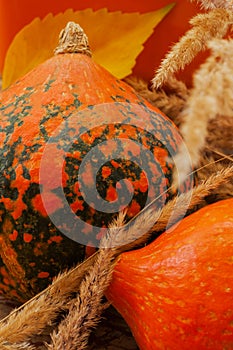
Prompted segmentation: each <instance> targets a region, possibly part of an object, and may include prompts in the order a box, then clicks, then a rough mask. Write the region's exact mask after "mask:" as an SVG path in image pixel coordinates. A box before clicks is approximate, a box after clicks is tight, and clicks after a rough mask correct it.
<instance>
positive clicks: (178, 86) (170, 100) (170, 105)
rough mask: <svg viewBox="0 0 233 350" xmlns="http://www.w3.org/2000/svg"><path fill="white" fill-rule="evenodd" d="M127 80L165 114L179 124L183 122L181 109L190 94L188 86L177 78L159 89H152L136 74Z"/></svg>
mask: <svg viewBox="0 0 233 350" xmlns="http://www.w3.org/2000/svg"><path fill="white" fill-rule="evenodd" d="M125 81H126V82H127V83H128V84H129V85H131V86H132V87H133V88H134V89H135V90H136V91H137V92H138V93H139V94H140V96H142V97H143V98H145V99H146V100H147V101H149V102H150V103H151V104H152V105H154V106H155V107H157V108H159V109H160V110H161V111H162V112H163V113H164V114H166V115H167V116H168V117H169V118H170V119H172V120H173V121H174V122H175V124H176V125H177V126H179V125H180V123H181V122H182V120H181V117H180V115H181V111H182V110H183V108H184V105H185V101H186V99H187V97H188V96H189V90H188V88H187V86H186V85H185V84H184V83H183V82H181V81H178V80H176V79H174V78H173V79H169V81H168V82H167V83H166V86H164V87H163V89H161V90H158V91H151V90H150V89H149V88H148V84H147V82H145V81H144V80H142V79H140V78H137V77H135V76H132V77H128V78H127V79H125Z"/></svg>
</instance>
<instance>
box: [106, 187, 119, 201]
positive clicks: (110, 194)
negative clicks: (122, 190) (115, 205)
mask: <svg viewBox="0 0 233 350" xmlns="http://www.w3.org/2000/svg"><path fill="white" fill-rule="evenodd" d="M116 199H117V191H116V189H115V188H114V187H113V186H111V185H110V186H109V188H108V189H107V193H106V200H107V201H109V202H113V201H115V200H116Z"/></svg>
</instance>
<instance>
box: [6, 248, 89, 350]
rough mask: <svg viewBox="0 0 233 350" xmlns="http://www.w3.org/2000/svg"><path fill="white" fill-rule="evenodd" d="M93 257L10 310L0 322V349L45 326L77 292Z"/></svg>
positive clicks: (29, 336) (35, 332)
mask: <svg viewBox="0 0 233 350" xmlns="http://www.w3.org/2000/svg"><path fill="white" fill-rule="evenodd" d="M95 258H96V256H94V255H93V256H92V257H91V258H89V259H87V260H86V261H85V265H84V264H80V265H78V267H76V268H74V269H72V270H70V271H69V272H66V273H65V275H66V278H65V279H64V278H63V277H64V274H61V275H59V276H58V277H57V278H56V279H55V280H54V282H53V283H52V285H51V286H49V288H46V289H45V290H44V291H43V292H41V293H40V294H38V295H37V296H35V297H34V298H32V299H30V300H29V301H28V302H27V303H25V304H24V305H22V306H21V307H19V308H18V309H16V310H13V311H12V312H11V313H10V314H9V315H8V316H7V317H5V318H4V319H3V320H1V322H0V348H1V346H2V344H4V343H5V342H9V343H20V342H24V341H27V340H30V338H31V337H32V336H33V335H35V334H40V333H41V332H42V331H43V330H44V328H45V327H46V326H47V325H50V324H51V322H52V321H53V320H54V319H55V318H56V317H57V315H58V312H60V311H61V310H65V309H66V308H67V307H68V305H67V302H68V300H69V299H70V296H71V293H74V291H77V290H78V288H79V285H80V283H81V280H82V278H83V275H84V273H85V272H86V270H87V269H88V268H89V267H91V266H92V264H93V262H94V260H95Z"/></svg>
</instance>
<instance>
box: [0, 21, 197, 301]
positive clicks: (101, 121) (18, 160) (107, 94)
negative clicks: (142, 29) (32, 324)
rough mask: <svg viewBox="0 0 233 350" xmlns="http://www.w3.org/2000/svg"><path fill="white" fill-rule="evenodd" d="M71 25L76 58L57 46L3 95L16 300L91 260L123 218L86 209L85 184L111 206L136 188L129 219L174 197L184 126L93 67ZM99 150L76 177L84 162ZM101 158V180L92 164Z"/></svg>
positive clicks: (4, 194)
mask: <svg viewBox="0 0 233 350" xmlns="http://www.w3.org/2000/svg"><path fill="white" fill-rule="evenodd" d="M67 28H68V29H69V30H71V36H72V38H73V40H75V38H76V39H78V40H80V35H81V48H80V42H78V44H77V43H76V42H72V41H71V39H70V32H69V31H68V32H67V30H68V29H67ZM67 28H66V30H64V32H63V35H62V37H61V45H65V46H66V49H67V50H68V51H73V52H68V53H65V51H64V50H63V51H62V50H61V48H59V49H58V50H57V54H56V55H54V57H52V58H51V59H49V60H47V61H46V62H44V63H43V64H41V65H39V66H38V67H36V68H35V69H34V70H32V71H31V72H30V73H28V74H27V75H26V76H24V77H23V78H22V79H20V80H19V81H17V82H16V83H14V84H13V85H12V86H10V87H9V88H8V89H6V90H4V91H3V92H2V93H1V95H0V152H1V155H0V162H1V168H0V169H1V173H0V187H1V188H0V194H1V196H0V243H1V244H0V255H1V262H0V293H5V294H6V295H7V297H8V298H11V299H15V300H19V301H24V300H26V299H28V298H30V297H31V296H32V295H34V294H35V293H37V292H39V291H40V290H42V289H43V288H45V287H46V286H47V285H48V284H49V283H50V282H51V280H52V278H53V277H54V276H55V275H56V274H57V273H58V272H59V271H61V270H63V269H64V268H67V267H70V266H72V265H74V264H76V263H77V262H80V261H82V260H84V259H85V257H86V256H87V255H88V254H90V251H91V250H92V249H91V248H90V246H93V247H96V246H98V241H99V240H100V238H101V235H102V234H103V229H104V228H106V227H107V226H108V224H109V222H110V221H111V220H112V219H113V217H114V216H115V215H116V213H115V212H112V211H111V212H108V211H107V210H102V209H103V208H101V206H98V205H96V206H95V205H94V203H87V201H86V200H85V198H84V197H85V196H83V192H82V189H83V188H87V189H88V191H89V192H88V193H89V196H90V197H91V196H92V191H94V189H93V185H94V184H95V183H96V189H97V192H98V194H99V196H100V197H101V198H102V199H103V200H105V202H104V203H105V204H106V203H107V204H108V203H112V202H113V203H114V201H116V200H117V198H118V197H124V196H125V194H126V193H128V192H130V188H131V187H133V190H134V191H133V197H132V198H131V200H130V203H129V204H128V207H127V218H128V219H130V218H131V217H133V216H134V215H135V214H137V213H138V212H139V211H140V210H141V209H142V208H143V207H144V206H145V204H146V203H147V201H148V198H149V201H152V200H153V199H154V198H156V197H158V201H157V202H156V206H157V207H158V206H160V205H162V204H163V203H165V202H166V201H167V200H168V199H169V198H170V196H171V195H172V194H169V192H168V191H167V190H168V188H169V187H170V185H171V181H172V179H171V177H172V171H173V169H174V164H173V162H172V160H171V158H172V157H173V156H174V154H175V153H176V152H177V150H178V145H179V144H180V142H181V137H180V135H179V133H178V131H177V128H176V127H175V125H174V124H173V123H172V122H171V121H170V120H169V119H168V118H167V117H166V116H165V115H163V114H162V112H161V111H159V110H158V109H157V108H155V107H153V106H151V105H150V104H149V103H148V102H147V101H145V100H144V99H142V98H141V97H140V96H138V95H137V93H136V92H135V91H134V90H133V89H132V88H131V87H130V86H128V85H127V84H125V83H124V82H122V81H119V80H117V79H116V78H115V77H113V76H112V75H111V74H110V73H109V72H107V71H106V70H105V69H103V68H102V67H101V66H99V65H98V64H96V63H94V62H93V61H92V59H91V57H90V51H89V48H88V45H86V46H85V47H84V45H83V43H84V42H83V40H84V39H85V34H84V33H83V32H82V31H81V32H80V29H78V30H79V31H78V32H76V29H77V28H79V27H78V26H76V25H75V24H73V23H69V24H68V26H67ZM80 33H81V34H80ZM67 38H68V39H67ZM85 40H86V39H85ZM85 40H84V41H85ZM86 44H87V43H86ZM78 45H79V46H78ZM77 136H79V137H77ZM126 141H128V142H126ZM132 142H134V145H133V147H132ZM140 145H141V146H140ZM94 147H96V148H95V150H96V152H95V153H94V155H93V157H92V158H90V160H89V162H86V163H85V165H84V166H83V168H82V171H83V176H82V177H81V178H80V179H79V178H78V173H79V171H80V169H81V165H82V164H83V160H84V158H85V157H86V155H88V154H89V153H90V152H91V150H92V149H93V148H94ZM145 149H147V150H148V151H149V152H144V150H145ZM106 154H108V155H110V156H111V155H112V157H110V156H107V155H106ZM125 155H127V156H126V157H125ZM151 155H153V156H154V157H155V158H156V162H155V163H153V162H152V161H151V158H150V157H151ZM99 161H101V166H100V167H99V169H98V170H97V172H96V174H94V173H93V169H92V167H91V165H92V166H94V165H95V163H98V162H99ZM98 164H99V163H98ZM144 165H145V166H146V168H147V170H148V174H146V172H145V171H144V170H143V167H144ZM41 169H42V170H41ZM123 179H128V180H129V181H130V183H131V185H129V183H127V182H124V181H123V182H121V181H120V180H123ZM148 179H149V180H150V181H149V180H148ZM191 182H192V181H191V179H188V180H187V182H186V183H184V184H183V187H182V188H181V189H180V190H186V189H187V188H189V186H190V185H191ZM149 185H150V186H149ZM130 193H131V192H130ZM118 194H119V196H118ZM123 199H124V198H123ZM122 206H124V203H123V202H122V203H121V202H120V207H119V208H120V209H121V208H122ZM67 208H68V209H67ZM69 210H70V212H69ZM69 215H71V216H72V215H73V216H72V218H73V217H74V218H76V217H80V218H81V221H82V222H83V223H84V224H83V226H82V225H81V226H80V225H79V226H78V225H76V222H74V223H71V222H70V219H69V218H70V216H69ZM72 218H71V221H72ZM72 225H73V226H72ZM93 227H95V228H97V231H95V232H94V230H93ZM64 232H65V234H64ZM67 232H68V234H66V233H67Z"/></svg>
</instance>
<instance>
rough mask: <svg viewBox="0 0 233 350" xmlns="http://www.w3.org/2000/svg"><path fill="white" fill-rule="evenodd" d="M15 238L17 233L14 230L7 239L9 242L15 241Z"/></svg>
mask: <svg viewBox="0 0 233 350" xmlns="http://www.w3.org/2000/svg"><path fill="white" fill-rule="evenodd" d="M17 237H18V232H17V231H16V230H14V231H13V233H10V234H9V238H10V240H11V241H16V239H17Z"/></svg>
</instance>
